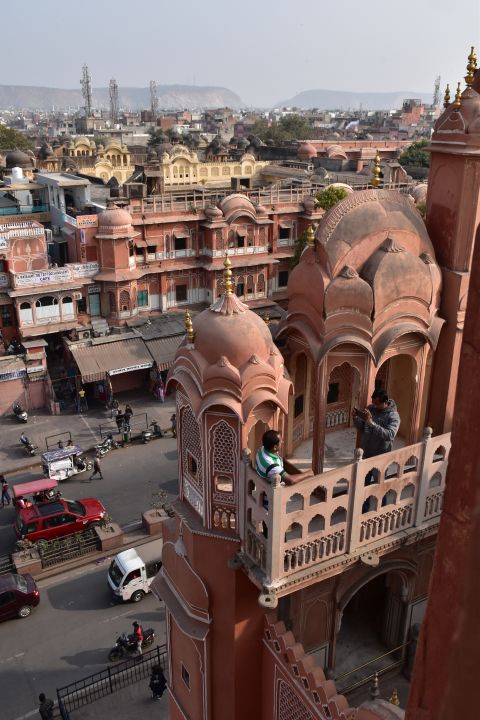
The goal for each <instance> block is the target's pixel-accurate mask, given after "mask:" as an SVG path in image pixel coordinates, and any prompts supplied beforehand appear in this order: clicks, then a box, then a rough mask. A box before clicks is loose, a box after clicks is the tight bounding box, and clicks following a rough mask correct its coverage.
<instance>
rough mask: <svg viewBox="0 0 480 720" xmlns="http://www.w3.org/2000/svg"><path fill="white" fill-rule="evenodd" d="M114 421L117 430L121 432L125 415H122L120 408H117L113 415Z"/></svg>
mask: <svg viewBox="0 0 480 720" xmlns="http://www.w3.org/2000/svg"><path fill="white" fill-rule="evenodd" d="M115 422H116V423H117V428H118V432H119V433H121V432H123V425H124V422H125V417H124V415H123V413H122V411H121V410H120V408H118V409H117V414H116V416H115Z"/></svg>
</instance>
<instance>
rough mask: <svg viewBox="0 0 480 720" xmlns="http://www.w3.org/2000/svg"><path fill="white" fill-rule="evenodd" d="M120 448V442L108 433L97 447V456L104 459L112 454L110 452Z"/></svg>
mask: <svg viewBox="0 0 480 720" xmlns="http://www.w3.org/2000/svg"><path fill="white" fill-rule="evenodd" d="M118 447H120V446H119V444H118V442H117V441H116V440H114V439H113V435H112V433H108V435H107V436H106V437H105V438H104V439H103V440H102V442H101V443H100V444H99V445H95V454H96V455H99V456H100V457H103V456H104V455H106V454H107V453H108V452H110V450H116V449H117V448H118Z"/></svg>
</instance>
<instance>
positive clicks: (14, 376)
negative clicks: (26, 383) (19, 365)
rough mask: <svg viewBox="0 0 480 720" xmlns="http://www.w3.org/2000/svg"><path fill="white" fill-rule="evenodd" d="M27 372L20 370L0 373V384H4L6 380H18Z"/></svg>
mask: <svg viewBox="0 0 480 720" xmlns="http://www.w3.org/2000/svg"><path fill="white" fill-rule="evenodd" d="M26 375H27V371H26V370H25V368H23V369H22V370H11V371H10V372H4V373H0V382H6V381H7V380H18V379H19V378H22V377H26Z"/></svg>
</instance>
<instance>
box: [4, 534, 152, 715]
mask: <svg viewBox="0 0 480 720" xmlns="http://www.w3.org/2000/svg"><path fill="white" fill-rule="evenodd" d="M157 542H158V541H157ZM109 564H110V558H105V559H104V560H102V561H100V562H99V563H96V564H95V563H94V564H92V565H89V566H86V567H83V568H79V569H76V570H72V571H70V572H68V573H64V574H63V575H57V576H56V577H53V578H49V579H46V580H43V581H40V582H39V583H38V586H39V590H40V605H39V606H38V607H37V608H35V609H34V611H33V612H32V614H31V616H30V617H29V618H26V619H17V620H8V621H5V622H3V623H2V624H1V625H0V674H1V677H2V683H1V685H2V691H1V707H2V709H1V712H0V716H1V718H2V720H16V718H20V717H22V716H24V715H27V714H28V713H30V712H31V711H33V710H35V713H33V716H35V714H36V708H37V707H38V700H37V698H38V694H39V693H40V692H45V693H46V694H47V695H48V696H49V697H52V698H53V699H55V690H56V688H57V687H62V686H63V685H66V684H67V683H69V682H72V681H74V680H78V679H80V678H82V677H84V676H86V675H90V674H91V673H94V672H97V671H99V670H101V669H102V668H104V667H106V666H107V665H108V660H107V655H108V651H109V649H110V648H111V647H112V646H113V644H114V642H115V640H116V638H117V637H118V635H119V634H120V633H121V632H131V629H132V622H133V621H134V620H138V622H140V623H141V624H142V625H143V627H144V628H147V627H152V628H153V629H154V630H155V633H156V636H157V637H156V644H163V643H164V642H165V630H164V608H163V604H162V603H159V601H158V600H157V598H156V597H155V596H154V595H152V594H151V593H150V594H149V595H147V596H146V597H145V598H144V599H143V600H142V601H141V602H140V603H138V604H136V605H133V604H132V603H122V604H117V603H115V602H114V601H113V599H112V596H111V594H110V591H109V588H108V586H107V571H108V567H109ZM145 696H146V697H148V696H149V693H148V687H147V683H145Z"/></svg>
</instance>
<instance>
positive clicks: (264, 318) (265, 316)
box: [263, 313, 270, 325]
mask: <svg viewBox="0 0 480 720" xmlns="http://www.w3.org/2000/svg"><path fill="white" fill-rule="evenodd" d="M263 322H264V323H265V325H270V315H269V314H268V313H265V315H264V316H263Z"/></svg>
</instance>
